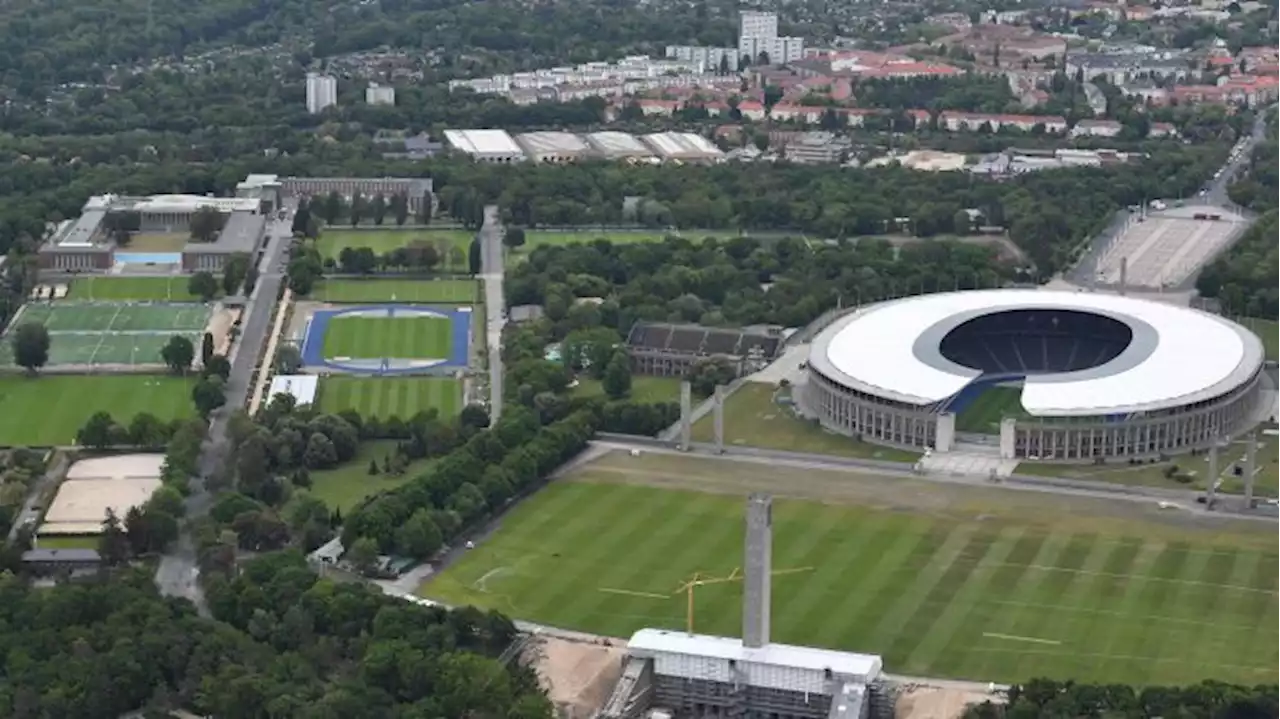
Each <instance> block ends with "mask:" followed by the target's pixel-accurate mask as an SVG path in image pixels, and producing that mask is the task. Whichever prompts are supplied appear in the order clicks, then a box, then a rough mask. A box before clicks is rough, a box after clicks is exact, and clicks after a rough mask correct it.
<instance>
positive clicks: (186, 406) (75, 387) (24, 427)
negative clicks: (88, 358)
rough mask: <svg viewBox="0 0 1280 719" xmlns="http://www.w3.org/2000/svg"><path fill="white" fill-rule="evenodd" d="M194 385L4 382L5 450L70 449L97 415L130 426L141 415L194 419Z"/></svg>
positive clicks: (1, 432) (132, 378)
mask: <svg viewBox="0 0 1280 719" xmlns="http://www.w3.org/2000/svg"><path fill="white" fill-rule="evenodd" d="M193 384H194V380H191V379H187V378H181V377H157V376H147V375H97V376H81V375H61V376H59V375H49V376H44V377H36V378H34V379H33V378H28V377H20V376H3V377H0V445H6V446H15V445H27V446H50V445H71V444H73V443H74V442H75V438H76V432H78V431H79V430H80V428H81V427H83V426H84V423H85V421H87V420H88V419H89V417H90V416H92V415H93V414H94V413H95V412H109V413H111V416H112V417H114V418H115V420H116V421H117V422H120V423H123V424H126V425H127V424H128V423H129V422H130V421H131V420H132V419H133V417H134V415H136V414H138V413H139V412H150V413H151V414H153V415H155V416H157V417H159V418H160V419H162V420H165V421H168V420H171V419H175V418H179V417H190V416H194V415H195V407H194V406H193V405H192V403H191V387H192V385H193Z"/></svg>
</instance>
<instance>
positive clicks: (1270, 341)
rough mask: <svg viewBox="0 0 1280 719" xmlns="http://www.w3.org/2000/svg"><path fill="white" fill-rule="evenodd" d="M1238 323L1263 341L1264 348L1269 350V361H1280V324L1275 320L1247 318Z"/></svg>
mask: <svg viewBox="0 0 1280 719" xmlns="http://www.w3.org/2000/svg"><path fill="white" fill-rule="evenodd" d="M1237 321H1238V322H1239V323H1240V324H1242V325H1244V326H1245V327H1248V328H1249V329H1250V330H1252V331H1253V333H1254V334H1256V335H1258V337H1259V338H1261V339H1262V346H1263V347H1265V348H1266V350H1267V359H1269V360H1271V361H1272V362H1276V361H1278V360H1280V324H1277V323H1276V321H1275V320H1260V319H1258V318H1256V317H1245V318H1243V319H1240V320H1237Z"/></svg>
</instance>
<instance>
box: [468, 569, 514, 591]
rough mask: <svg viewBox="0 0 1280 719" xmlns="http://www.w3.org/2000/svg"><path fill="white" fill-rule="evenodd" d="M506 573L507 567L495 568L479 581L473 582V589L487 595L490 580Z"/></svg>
mask: <svg viewBox="0 0 1280 719" xmlns="http://www.w3.org/2000/svg"><path fill="white" fill-rule="evenodd" d="M505 571H507V567H494V568H493V569H490V570H489V571H487V572H485V573H484V575H483V576H481V577H480V578H479V579H477V580H476V581H474V582H472V583H471V588H472V589H474V590H476V591H477V592H484V593H485V594H488V593H489V586H488V585H489V580H490V579H491V578H493V577H496V576H498V575H499V574H502V573H503V572H505Z"/></svg>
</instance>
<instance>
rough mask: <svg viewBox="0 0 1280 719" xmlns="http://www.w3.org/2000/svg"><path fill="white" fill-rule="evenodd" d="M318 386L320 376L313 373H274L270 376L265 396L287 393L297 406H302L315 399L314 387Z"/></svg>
mask: <svg viewBox="0 0 1280 719" xmlns="http://www.w3.org/2000/svg"><path fill="white" fill-rule="evenodd" d="M319 386H320V378H319V377H317V376H316V375H313V374H282V375H276V376H275V377H272V378H271V389H270V391H269V392H268V393H267V397H268V398H272V397H275V396H276V395H278V394H287V395H290V396H292V397H293V398H294V400H296V401H297V403H298V406H299V407H302V406H303V405H308V404H312V403H314V402H315V401H316V389H317V388H318V387H319Z"/></svg>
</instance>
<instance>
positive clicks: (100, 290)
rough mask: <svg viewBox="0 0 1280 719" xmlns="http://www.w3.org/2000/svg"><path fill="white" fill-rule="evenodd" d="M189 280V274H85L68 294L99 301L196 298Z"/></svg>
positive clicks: (170, 300) (72, 297) (68, 296)
mask: <svg viewBox="0 0 1280 719" xmlns="http://www.w3.org/2000/svg"><path fill="white" fill-rule="evenodd" d="M187 282H188V278H187V277H82V278H77V279H74V280H72V281H71V286H70V288H69V289H68V292H67V298H68V299H72V300H97V301H100V302H101V301H107V302H119V301H128V300H164V301H169V302H195V301H197V300H196V296H195V295H193V294H191V293H190V292H188V291H187Z"/></svg>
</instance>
